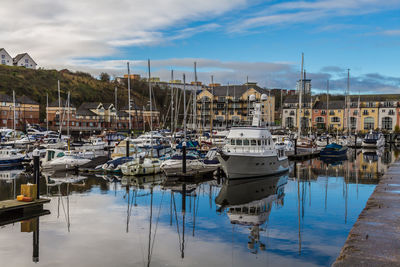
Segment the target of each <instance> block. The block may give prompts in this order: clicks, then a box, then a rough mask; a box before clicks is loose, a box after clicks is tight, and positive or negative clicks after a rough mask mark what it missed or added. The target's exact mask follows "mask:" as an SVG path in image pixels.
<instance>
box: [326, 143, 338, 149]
mask: <svg viewBox="0 0 400 267" xmlns="http://www.w3.org/2000/svg"><path fill="white" fill-rule="evenodd" d="M325 148H328V149H335V150H339V149H341V148H342V146H341V145H338V144H336V143H331V144H329V145H327V146H326V147H325Z"/></svg>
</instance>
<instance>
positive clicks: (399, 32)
mask: <svg viewBox="0 0 400 267" xmlns="http://www.w3.org/2000/svg"><path fill="white" fill-rule="evenodd" d="M382 34H383V35H389V36H398V35H400V29H399V30H386V31H383V32H382Z"/></svg>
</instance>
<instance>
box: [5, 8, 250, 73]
mask: <svg viewBox="0 0 400 267" xmlns="http://www.w3.org/2000/svg"><path fill="white" fill-rule="evenodd" d="M245 4H246V0H220V1H213V0H193V1H186V0H153V1H147V0H134V1H132V0H120V1H112V0H85V1H80V0H71V1H61V0H37V1H30V0H20V1H15V0H3V1H2V3H1V5H2V8H1V9H0V44H1V45H0V46H1V47H5V48H6V49H7V50H8V51H9V52H10V53H11V54H12V55H15V54H17V53H21V52H29V53H31V54H32V56H33V57H34V58H35V59H36V61H37V62H38V63H39V65H41V66H46V67H48V66H55V65H62V64H68V63H71V60H72V59H76V58H93V57H94V58H95V57H104V56H113V55H116V54H118V53H119V48H120V47H121V46H141V45H152V44H160V43H162V42H164V41H169V40H174V39H179V38H186V37H189V36H191V35H193V34H196V33H198V32H203V31H207V30H212V29H216V28H218V25H217V24H215V23H206V22H205V21H207V20H209V19H211V18H215V17H217V16H219V15H221V14H223V13H225V12H227V11H230V10H232V9H234V8H238V7H242V6H244V5H245ZM194 21H200V22H203V21H204V22H205V23H204V25H200V26H198V25H197V26H194V27H193V26H188V25H190V23H191V22H194ZM171 29H172V32H174V34H172V35H169V34H167V33H165V31H166V30H171Z"/></svg>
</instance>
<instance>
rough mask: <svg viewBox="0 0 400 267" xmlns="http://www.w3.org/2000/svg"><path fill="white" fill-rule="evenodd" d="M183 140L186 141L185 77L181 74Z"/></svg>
mask: <svg viewBox="0 0 400 267" xmlns="http://www.w3.org/2000/svg"><path fill="white" fill-rule="evenodd" d="M183 134H184V139H183V141H184V142H186V77H185V73H184V74H183Z"/></svg>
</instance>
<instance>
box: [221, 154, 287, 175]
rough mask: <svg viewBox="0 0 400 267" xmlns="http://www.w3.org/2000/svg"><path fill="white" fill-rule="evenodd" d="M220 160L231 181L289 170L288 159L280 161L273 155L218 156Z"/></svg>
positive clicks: (284, 158)
mask: <svg viewBox="0 0 400 267" xmlns="http://www.w3.org/2000/svg"><path fill="white" fill-rule="evenodd" d="M218 160H219V161H220V163H221V167H222V169H223V171H224V172H225V174H226V177H227V178H229V179H240V178H249V177H259V176H267V175H274V174H279V173H283V172H286V171H288V170H289V161H288V159H287V157H283V158H281V159H279V158H278V157H277V156H272V155H260V156H249V155H241V154H224V156H221V155H218Z"/></svg>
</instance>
